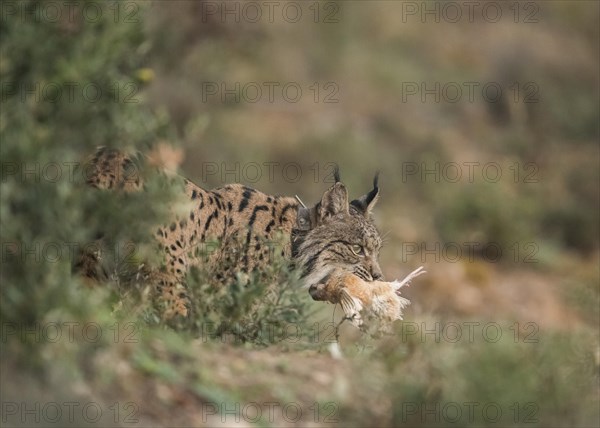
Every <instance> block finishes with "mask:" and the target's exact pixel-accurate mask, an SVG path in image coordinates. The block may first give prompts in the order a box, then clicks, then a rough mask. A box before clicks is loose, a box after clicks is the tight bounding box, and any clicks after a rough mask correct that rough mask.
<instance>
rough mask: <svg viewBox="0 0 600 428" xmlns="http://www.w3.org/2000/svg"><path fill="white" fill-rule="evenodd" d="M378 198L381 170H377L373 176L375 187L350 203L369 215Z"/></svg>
mask: <svg viewBox="0 0 600 428" xmlns="http://www.w3.org/2000/svg"><path fill="white" fill-rule="evenodd" d="M377 199H379V171H377V173H376V174H375V177H374V178H373V189H372V190H371V191H370V192H369V193H367V194H366V195H363V196H361V197H360V198H358V199H355V200H353V201H352V202H350V203H351V204H352V205H353V206H355V207H356V208H358V209H359V210H360V211H362V213H363V214H365V215H369V214H370V213H371V210H372V209H373V207H374V206H375V203H376V202H377Z"/></svg>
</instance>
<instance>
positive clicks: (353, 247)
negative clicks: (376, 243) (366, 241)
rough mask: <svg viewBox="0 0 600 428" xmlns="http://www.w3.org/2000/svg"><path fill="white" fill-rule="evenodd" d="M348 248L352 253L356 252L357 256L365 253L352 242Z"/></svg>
mask: <svg viewBox="0 0 600 428" xmlns="http://www.w3.org/2000/svg"><path fill="white" fill-rule="evenodd" d="M350 249H351V250H352V252H353V253H354V254H356V255H357V256H364V255H365V251H364V250H363V247H362V246H360V245H358V244H354V245H352V246H351V247H350Z"/></svg>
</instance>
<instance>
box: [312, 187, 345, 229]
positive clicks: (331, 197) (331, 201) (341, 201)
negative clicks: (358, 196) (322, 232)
mask: <svg viewBox="0 0 600 428" xmlns="http://www.w3.org/2000/svg"><path fill="white" fill-rule="evenodd" d="M340 213H346V214H348V190H346V186H344V184H342V183H339V182H338V183H335V184H334V185H333V186H331V187H330V188H329V189H327V190H326V191H325V193H324V194H323V197H322V198H321V207H320V210H319V220H320V221H321V222H323V221H325V220H327V218H329V217H332V216H334V215H337V214H340Z"/></svg>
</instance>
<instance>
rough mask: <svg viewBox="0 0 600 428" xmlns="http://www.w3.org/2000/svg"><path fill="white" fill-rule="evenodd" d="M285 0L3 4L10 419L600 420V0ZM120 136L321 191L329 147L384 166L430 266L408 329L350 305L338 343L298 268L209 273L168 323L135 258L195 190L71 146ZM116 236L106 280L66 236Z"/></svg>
mask: <svg viewBox="0 0 600 428" xmlns="http://www.w3.org/2000/svg"><path fill="white" fill-rule="evenodd" d="M289 3H290V2H276V6H274V9H273V10H272V15H270V12H269V10H270V9H269V6H267V5H265V4H263V3H261V2H258V3H251V5H250V6H248V3H245V2H210V1H195V2H192V1H169V2H167V1H163V2H152V1H148V2H146V1H144V2H126V3H125V2H83V3H81V4H77V5H75V6H68V5H63V4H62V2H50V3H48V2H37V1H18V2H17V1H14V2H10V1H8V2H3V4H2V22H1V27H0V42H1V49H0V78H1V83H2V100H1V101H2V109H1V112H0V133H1V134H0V135H1V151H0V153H1V156H2V181H1V191H2V192H1V207H0V214H1V222H0V231H1V241H2V260H1V261H2V271H1V274H0V280H1V284H2V285H1V287H2V288H1V296H2V301H1V302H0V309H1V315H0V318H1V322H2V346H1V351H0V352H1V356H2V379H1V381H2V384H1V385H2V406H3V407H2V411H3V412H2V413H3V416H2V418H3V420H2V423H3V425H6V424H8V425H23V426H31V425H51V424H52V422H53V421H52V418H53V417H54V413H51V414H43V413H42V415H41V418H40V420H39V421H37V420H34V419H32V416H31V415H28V414H25V415H23V414H22V413H20V412H21V410H22V408H21V407H18V408H17V410H15V409H14V408H13V407H11V405H10V403H18V405H19V406H22V405H23V404H24V405H26V406H30V407H29V408H34V406H35V403H38V405H40V403H41V407H42V408H43V407H44V403H48V402H59V403H63V402H69V401H76V402H78V403H83V404H85V403H89V402H94V403H99V404H98V405H99V406H100V407H101V409H103V415H102V417H101V418H99V419H98V420H93V418H90V417H86V415H85V414H82V413H81V412H75V417H74V418H73V419H72V420H68V419H66V415H63V417H62V418H61V419H59V422H58V424H59V425H61V426H64V425H65V424H66V423H71V424H72V425H74V426H81V425H83V424H95V425H102V426H107V425H121V426H131V425H132V424H135V423H137V424H139V425H141V426H149V425H186V426H203V425H209V426H214V425H219V424H221V423H222V422H225V423H226V424H228V425H232V424H234V423H235V422H238V421H239V422H240V423H241V424H243V425H249V424H251V423H253V422H256V423H258V424H260V425H267V426H270V425H273V426H280V425H282V424H283V425H287V424H291V422H292V421H296V422H297V423H299V424H301V425H311V426H321V425H324V426H330V425H335V424H339V425H343V426H367V425H369V426H402V425H405V426H446V425H456V424H458V425H475V426H483V425H494V426H500V425H501V426H543V427H548V426H597V425H598V423H599V417H600V416H599V411H598V408H599V406H598V403H599V371H600V344H599V338H598V325H599V321H600V320H599V309H598V308H599V303H600V292H599V281H598V280H599V271H598V270H599V265H598V258H599V257H598V256H599V242H598V236H599V235H600V233H599V232H600V231H599V221H598V220H599V218H598V215H599V203H600V202H599V188H598V183H599V178H600V177H599V171H600V168H599V153H598V117H599V111H598V110H599V105H598V93H599V81H598V75H599V43H598V40H599V25H598V13H599V6H598V3H596V2H567V1H564V2H561V1H553V2H537V3H536V2H480V6H478V7H476V8H475V9H474V14H473V19H470V17H469V14H468V11H467V8H466V6H465V5H464V4H462V3H460V2H450V3H452V4H454V5H459V7H462V14H463V15H462V18H461V19H455V17H456V15H455V10H456V9H452V7H454V6H452V5H451V6H450V7H449V6H448V4H449V3H447V2H435V1H430V2H387V1H371V2H341V1H339V2H298V3H294V2H292V5H291V6H288V5H289ZM49 4H52V5H54V6H48V5H49ZM256 5H258V6H256ZM488 6H489V7H488ZM496 6H497V7H500V10H501V14H502V15H501V16H500V18H498V19H497V22H492V21H495V20H496V19H492V17H496V16H497V14H496V13H495V12H494V11H495V10H496ZM70 7H72V8H73V9H71V12H72V13H69V8H70ZM257 7H258V9H259V10H260V11H261V13H262V15H261V16H260V18H259V19H256V18H255V17H256V13H255V11H256V10H257ZM486 7H487V9H485V8H486ZM298 8H299V10H301V14H302V15H301V16H299V18H295V17H296V16H297V15H296V12H297V10H298ZM425 8H426V9H427V10H434V11H435V10H438V11H439V12H438V13H439V14H440V15H439V18H438V19H436V15H435V13H433V14H431V13H430V14H425V15H424V16H422V13H423V12H424V9H425ZM484 9H485V10H487V11H488V14H485V13H483V10H484ZM236 10H237V11H238V12H237V14H238V15H236ZM284 10H285V11H287V12H284ZM224 11H230V12H229V13H224ZM231 11H233V12H231ZM223 13H224V14H223ZM271 18H272V19H271ZM296 19H297V22H292V21H295V20H296ZM254 21H256V22H254ZM453 21H456V22H453ZM436 84H438V85H439V90H437V91H435V88H436ZM486 84H492V87H494V85H499V87H500V88H502V95H501V96H496V95H495V94H494V93H493V91H490V92H489V93H483V92H482V87H484V86H485V85H486ZM36 85H37V86H36ZM236 85H238V86H236ZM269 85H271V86H269ZM286 85H287V86H286ZM423 85H424V86H423ZM468 85H471V87H473V88H474V89H473V98H472V99H469V96H468V92H467V88H468ZM257 87H258V88H260V89H261V90H262V94H261V95H260V96H258V99H257V100H255V98H257V95H256V94H257V93H256V92H255V91H256V88H257ZM269 87H272V88H273V98H272V99H271V98H270V94H269V89H268V88H269ZM284 87H286V88H291V89H289V91H288V92H282V90H283V88H284ZM298 87H299V88H300V90H301V94H300V96H297V95H296V92H295V91H294V89H295V88H298ZM456 87H459V88H461V89H462V95H461V96H458V97H457V95H456V93H455V92H453V91H454V90H456ZM70 88H71V89H70ZM415 88H416V93H415ZM431 88H434V92H437V94H438V95H439V97H440V98H439V100H437V101H436V98H435V97H436V95H435V93H434V94H429V95H427V94H426V93H425V91H424V90H427V89H431ZM444 88H445V89H444ZM86 91H89V92H86ZM444 91H446V92H444ZM70 94H72V96H70ZM98 94H99V95H98ZM490 94H493V95H490ZM422 97H424V99H422ZM296 98H298V99H297V100H296ZM101 145H104V146H111V147H118V148H121V149H124V150H130V151H139V152H142V153H150V152H151V151H153V150H155V149H156V148H157V147H161V148H162V149H161V150H162V151H160V153H162V155H161V156H162V158H163V159H162V160H163V161H164V163H165V164H168V165H170V166H172V167H173V168H177V169H178V171H179V172H180V173H181V174H182V175H184V176H186V177H189V178H190V179H192V180H193V181H195V182H196V183H198V184H201V185H203V186H204V187H213V186H219V185H222V184H224V183H225V182H230V181H240V182H243V183H244V184H248V185H250V186H252V187H256V188H259V189H261V190H263V191H265V192H271V193H278V194H288V195H294V194H298V195H299V196H300V197H301V198H302V199H303V200H304V201H305V202H307V203H311V204H312V203H314V202H316V201H317V200H318V199H319V198H320V195H321V194H322V192H323V190H324V189H325V188H326V187H327V186H328V185H329V184H328V177H329V173H330V172H331V165H332V163H336V164H338V165H339V166H340V168H341V172H342V179H343V181H344V182H346V184H347V185H348V187H349V189H350V193H351V196H353V197H354V196H358V195H360V194H362V193H364V192H365V191H366V190H368V189H369V186H370V182H371V179H372V176H373V173H374V172H375V171H376V170H381V171H382V175H381V188H382V196H381V199H380V202H379V204H378V207H377V210H376V220H377V224H378V225H379V227H380V229H381V231H382V232H383V233H386V234H387V244H386V246H385V247H384V249H383V251H382V256H381V259H382V268H383V271H384V273H385V274H386V277H387V278H393V277H401V276H404V275H405V274H406V273H408V272H409V271H411V270H412V269H413V268H415V267H417V266H419V265H425V267H426V270H427V271H428V274H427V275H426V276H424V277H420V278H419V279H418V280H417V281H415V283H414V284H413V285H412V286H411V287H410V288H409V289H408V290H407V292H406V296H407V297H408V298H410V299H411V300H412V302H413V304H412V305H411V306H410V307H409V309H408V310H407V311H406V314H405V321H404V322H403V323H398V324H397V326H396V327H397V329H396V334H395V335H393V336H390V337H386V338H384V339H383V340H382V339H374V338H369V337H364V336H361V335H359V334H358V333H357V332H356V331H354V330H353V329H352V328H351V327H347V326H343V328H342V329H341V331H340V347H341V350H342V352H343V354H344V355H345V357H344V358H343V359H337V358H335V355H334V354H331V353H330V352H329V351H328V348H329V345H330V342H331V341H332V340H333V338H334V332H333V328H332V327H331V325H329V324H328V323H329V322H331V320H332V309H333V308H332V307H331V306H327V305H324V304H322V303H317V302H312V301H311V300H310V298H309V297H308V296H307V295H306V294H307V293H305V291H303V290H300V289H298V288H296V287H295V283H296V282H295V276H294V274H293V273H291V274H288V273H286V272H285V268H283V267H281V266H279V265H276V266H274V267H273V269H274V272H280V273H279V274H280V275H281V280H280V283H281V285H282V286H281V288H280V289H278V290H276V291H273V290H272V289H270V288H269V287H268V286H267V285H266V284H262V283H261V282H260V280H258V279H257V280H256V281H255V282H256V284H255V288H249V289H243V288H240V287H236V286H235V285H233V286H232V287H231V289H227V290H223V289H219V290H216V289H214V287H210V278H206V277H203V276H202V273H201V272H193V273H192V275H191V276H190V285H191V287H192V289H193V291H194V294H195V295H196V296H202V299H199V300H198V301H196V303H195V305H196V306H195V311H194V317H192V318H191V319H188V320H183V321H181V322H180V323H170V324H166V323H164V322H162V321H161V320H160V317H159V316H158V315H157V313H156V310H155V308H153V307H152V305H151V304H150V303H148V300H149V299H148V296H147V294H148V287H146V286H145V284H144V283H143V280H140V279H139V278H134V279H131V275H130V276H129V277H127V275H125V274H124V272H123V270H122V268H123V266H125V267H127V266H130V265H131V262H132V259H134V260H133V262H134V265H137V264H139V263H141V261H142V260H152V258H153V257H155V256H153V254H154V252H153V246H152V243H151V242H150V241H149V237H148V235H147V233H146V232H147V230H150V228H151V226H152V225H153V224H155V223H157V222H160V221H161V220H162V219H164V218H165V216H166V215H167V213H168V211H169V209H170V208H171V207H173V206H174V205H175V204H176V198H177V190H178V189H177V188H175V187H176V186H168V185H165V183H164V182H161V181H160V180H157V181H155V182H150V183H149V185H148V189H147V192H146V193H144V194H139V195H127V196H124V195H120V194H108V193H106V194H105V193H103V192H93V191H90V190H89V189H86V188H85V187H84V186H83V185H82V183H81V175H82V174H81V172H82V168H81V167H80V168H74V165H76V164H78V165H84V162H85V159H86V158H87V156H89V155H90V154H91V153H93V151H94V149H95V147H97V146H101ZM165 147H168V148H170V149H165ZM265 163H271V164H267V165H266V164H265ZM256 165H258V166H259V168H258V170H257V169H256ZM268 165H271V166H268ZM290 165H291V166H290ZM469 165H472V168H473V169H472V171H473V176H472V177H473V178H472V179H469V176H468V173H469ZM489 165H491V168H488V169H487V170H486V171H485V173H484V167H485V166H489ZM72 167H73V169H72ZM270 168H272V169H270ZM286 168H287V169H286ZM436 168H437V169H438V175H437V176H436V175H435V172H426V171H425V170H434V171H435V169H436ZM452 168H454V169H452ZM456 168H458V171H460V172H461V173H462V177H461V178H460V179H458V180H455V176H456V174H455V171H456ZM497 170H499V171H500V172H501V176H500V177H498V178H496V171H497ZM55 171H59V172H60V173H61V175H60V177H57V175H56V173H55ZM256 171H258V172H259V173H260V174H259V175H257V174H256ZM269 171H272V174H270V173H269ZM296 171H300V172H301V176H298V177H297V178H296V173H295V172H296ZM71 172H72V174H71ZM101 232H103V233H106V234H107V235H109V236H110V237H111V240H112V241H111V248H110V249H109V250H108V251H109V253H110V254H109V255H107V256H106V257H105V258H106V259H107V260H108V261H109V262H110V261H112V265H110V263H109V266H108V267H107V268H106V269H107V270H108V272H109V278H108V280H107V281H106V287H91V288H90V287H89V286H87V285H86V284H84V283H83V281H82V280H81V279H80V278H78V277H76V276H73V275H72V274H71V269H72V264H73V252H72V251H71V249H72V248H74V247H77V245H79V246H82V245H85V243H88V242H92V241H93V240H94V239H96V238H97V236H98V235H99V234H100V233H101ZM130 240H133V241H134V242H136V247H135V248H136V251H135V254H134V255H132V254H130V253H128V252H127V250H126V249H125V250H124V249H123V248H127V243H128V242H130ZM469 243H474V244H469ZM469 245H475V249H474V250H473V251H469ZM57 248H58V249H57ZM457 248H458V249H459V250H460V254H458V256H457V253H456V251H457ZM470 248H473V247H472V246H471V247H470ZM119 249H120V250H121V251H120V254H119ZM498 249H500V250H501V252H502V255H499V254H498ZM130 256H132V257H130ZM124 259H127V260H124ZM125 273H126V272H125ZM256 290H258V291H256ZM263 293H267V294H268V296H269V298H268V299H266V300H265V299H263V300H264V301H265V303H263V304H262V305H259V307H258V308H257V307H256V305H255V304H254V303H253V302H255V301H256V299H257V295H262V294H263ZM259 298H260V297H259ZM338 315H339V311H338ZM469 322H470V323H479V324H464V323H469ZM492 322H494V323H497V326H499V329H500V331H501V333H502V336H501V337H496V335H495V334H494V331H495V330H494V329H492V330H489V329H488V330H485V332H484V331H483V328H482V326H489V325H490V324H489V323H492ZM249 325H250V326H251V327H248V326H249ZM469 325H471V326H473V332H474V334H473V337H472V340H471V337H470V335H469V334H468V333H469V330H468V328H467V327H468V326H469ZM56 326H58V328H59V330H58V331H59V332H62V335H60V337H57V335H56V334H55V332H56ZM69 326H70V327H69ZM90 326H91V327H90ZM236 326H243V327H244V328H242V330H243V331H240V330H236ZM452 326H454V327H452ZM456 326H458V328H459V329H460V331H461V332H462V337H461V338H459V339H457V340H453V339H454V338H455V337H456V335H455V334H454V332H455V330H456ZM493 326H495V325H493ZM67 327H69V328H67ZM92 327H94V328H96V329H97V330H98V331H100V332H101V334H100V335H99V337H98V338H96V336H97V335H94V334H93V333H90V329H92ZM452 328H454V330H452ZM494 328H496V327H494ZM425 329H427V330H428V331H430V333H429V334H424V333H426V332H425ZM435 331H437V332H438V333H439V335H440V340H436V335H435ZM440 332H441V333H440ZM53 333H54V335H53ZM68 333H72V334H68ZM90 335H91V337H92V338H93V340H92V339H90ZM272 402H274V403H278V405H279V407H278V408H276V409H279V410H276V411H275V412H274V413H272V414H269V412H268V411H267V409H268V406H267V405H265V403H272ZM7 403H9V404H7ZM115 403H116V407H115ZM249 403H258V404H259V406H260V408H261V409H262V414H261V415H260V416H259V417H257V416H256V412H255V410H256V409H255V408H254V407H248V405H249ZM291 403H294V404H295V405H297V406H299V408H300V409H301V415H300V416H299V417H298V416H297V413H296V412H294V410H295V409H296V408H295V407H294V408H292V410H290V412H289V414H287V413H285V412H282V411H281V408H282V407H284V406H285V405H286V404H287V405H290V404H291ZM465 403H476V404H475V405H473V406H474V411H473V412H472V413H469V404H465ZM236 405H237V406H238V407H236ZM111 406H113V407H111ZM497 408H499V409H500V410H501V415H499V416H496V413H495V410H497ZM230 409H234V411H233V413H236V412H237V413H238V415H241V418H237V419H236V417H235V416H232V414H231V412H230V413H227V412H228V411H229V410H230ZM244 409H246V410H247V413H244V412H245V410H244ZM482 409H486V410H485V411H482ZM63 410H64V409H63ZM288 410H289V409H288ZM488 410H489V412H488ZM34 412H35V411H34ZM40 412H41V410H40V411H39V412H38V414H39V413H40ZM457 412H460V413H457ZM64 413H65V414H66V411H65V412H64ZM271 416H272V417H271ZM55 425H56V423H55Z"/></svg>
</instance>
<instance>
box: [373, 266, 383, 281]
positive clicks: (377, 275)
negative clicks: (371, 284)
mask: <svg viewBox="0 0 600 428" xmlns="http://www.w3.org/2000/svg"><path fill="white" fill-rule="evenodd" d="M371 276H372V277H373V279H374V280H378V279H383V273H382V272H381V269H380V268H379V266H377V265H371Z"/></svg>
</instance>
